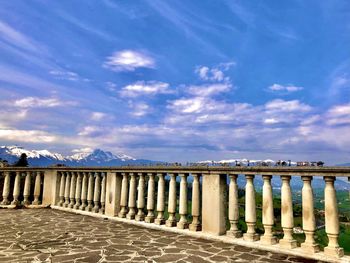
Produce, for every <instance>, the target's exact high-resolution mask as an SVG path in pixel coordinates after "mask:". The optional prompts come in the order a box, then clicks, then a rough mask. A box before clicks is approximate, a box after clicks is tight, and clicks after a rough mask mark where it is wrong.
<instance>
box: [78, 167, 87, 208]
mask: <svg viewBox="0 0 350 263" xmlns="http://www.w3.org/2000/svg"><path fill="white" fill-rule="evenodd" d="M88 176H89V174H88V173H87V172H84V173H83V181H82V184H81V198H80V199H81V206H80V207H79V209H80V210H82V211H84V210H85V208H86V207H87V203H86V201H87V194H88Z"/></svg>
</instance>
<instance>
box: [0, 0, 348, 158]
mask: <svg viewBox="0 0 350 263" xmlns="http://www.w3.org/2000/svg"><path fill="white" fill-rule="evenodd" d="M0 143H1V144H3V145H8V144H18V145H22V146H25V147H28V148H32V149H43V148H46V149H49V150H52V151H58V152H62V153H65V154H69V153H71V152H72V151H73V152H79V151H89V150H90V149H92V148H102V149H105V150H111V151H112V152H115V153H118V152H124V153H127V154H130V155H133V156H135V157H138V158H148V159H155V160H165V161H187V160H188V161H197V160H206V159H214V160H220V159H232V158H250V159H267V158H271V159H293V160H325V161H326V162H327V163H329V164H333V163H341V162H346V161H349V160H350V154H349V153H350V2H349V1H346V0H344V1H340V0H332V1H326V0H325V1H301V0H300V1H224V0H222V1H205V0H203V1H195V0H193V1H159V0H149V1H147V0H145V1H116V0H114V1H113V0H98V1H97V0H95V1H93V0H91V1H84V4H83V3H82V1H78V0H69V1H68V0H61V1H44V0H41V1H40V0H37V1H34V0H28V1H19V0H12V1H1V2H0Z"/></svg>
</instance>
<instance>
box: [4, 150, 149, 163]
mask: <svg viewBox="0 0 350 263" xmlns="http://www.w3.org/2000/svg"><path fill="white" fill-rule="evenodd" d="M73 152H74V154H72V155H69V156H63V155H62V154H59V153H52V152H50V151H48V150H27V149H24V148H23V147H20V146H0V158H2V159H4V160H8V161H9V162H10V163H13V162H15V161H16V160H18V158H19V157H20V156H21V154H23V153H25V154H26V155H27V158H28V161H29V163H30V164H31V165H51V164H57V163H62V164H67V165H122V164H123V163H125V164H126V163H127V162H129V163H130V162H137V161H138V160H137V159H135V158H133V157H131V156H129V155H126V154H123V153H120V154H113V153H111V152H108V151H103V150H101V149H95V150H92V149H91V150H90V149H88V150H86V149H84V151H82V152H78V151H76V150H75V151H73ZM140 161H141V162H143V163H144V162H147V160H140ZM149 162H151V161H149Z"/></svg>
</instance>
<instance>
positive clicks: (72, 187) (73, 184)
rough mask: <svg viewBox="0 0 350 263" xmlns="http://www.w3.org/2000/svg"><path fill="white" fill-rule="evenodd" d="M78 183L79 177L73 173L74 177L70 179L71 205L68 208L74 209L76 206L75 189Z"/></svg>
mask: <svg viewBox="0 0 350 263" xmlns="http://www.w3.org/2000/svg"><path fill="white" fill-rule="evenodd" d="M76 183H77V175H76V173H75V172H72V176H71V179H70V194H69V200H70V202H69V205H68V208H73V207H74V204H75V188H76Z"/></svg>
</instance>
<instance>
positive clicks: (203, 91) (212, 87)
mask: <svg viewBox="0 0 350 263" xmlns="http://www.w3.org/2000/svg"><path fill="white" fill-rule="evenodd" d="M231 87H232V86H231V84H229V83H215V84H209V85H202V86H190V87H189V90H188V92H189V93H190V94H192V95H195V96H202V97H207V96H211V95H215V94H218V93H222V92H228V91H230V90H231Z"/></svg>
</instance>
